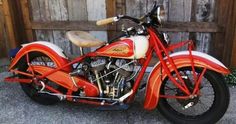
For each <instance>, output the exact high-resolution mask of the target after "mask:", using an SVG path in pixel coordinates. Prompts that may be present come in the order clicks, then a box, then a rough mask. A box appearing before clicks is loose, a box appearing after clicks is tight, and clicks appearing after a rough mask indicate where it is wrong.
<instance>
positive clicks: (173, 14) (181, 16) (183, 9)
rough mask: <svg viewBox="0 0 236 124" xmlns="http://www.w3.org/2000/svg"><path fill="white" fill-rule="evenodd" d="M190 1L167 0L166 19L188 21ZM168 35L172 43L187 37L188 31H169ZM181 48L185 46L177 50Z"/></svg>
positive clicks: (189, 17)
mask: <svg viewBox="0 0 236 124" xmlns="http://www.w3.org/2000/svg"><path fill="white" fill-rule="evenodd" d="M191 2H192V1H191V0H169V1H168V3H169V5H168V7H169V9H168V21H174V22H190V19H191V5H192V3H191ZM169 35H170V40H171V42H172V43H175V42H179V41H183V40H188V39H189V33H187V32H176V33H169ZM183 49H186V47H183V48H180V49H178V50H183ZM178 50H177V51H178Z"/></svg>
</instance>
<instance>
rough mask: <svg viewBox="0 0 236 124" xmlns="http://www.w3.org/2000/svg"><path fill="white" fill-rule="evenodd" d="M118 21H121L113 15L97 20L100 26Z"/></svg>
mask: <svg viewBox="0 0 236 124" xmlns="http://www.w3.org/2000/svg"><path fill="white" fill-rule="evenodd" d="M116 21H119V20H118V18H117V17H111V18H106V19H102V20H99V21H97V22H96V24H97V25H98V26H102V25H107V24H110V23H112V22H116Z"/></svg>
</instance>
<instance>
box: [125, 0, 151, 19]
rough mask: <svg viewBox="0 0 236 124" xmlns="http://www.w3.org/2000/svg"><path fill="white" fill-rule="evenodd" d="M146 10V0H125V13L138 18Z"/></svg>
mask: <svg viewBox="0 0 236 124" xmlns="http://www.w3.org/2000/svg"><path fill="white" fill-rule="evenodd" d="M146 12H147V1H146V0H126V15H129V16H132V17H136V18H139V17H141V16H143V15H145V13H146Z"/></svg>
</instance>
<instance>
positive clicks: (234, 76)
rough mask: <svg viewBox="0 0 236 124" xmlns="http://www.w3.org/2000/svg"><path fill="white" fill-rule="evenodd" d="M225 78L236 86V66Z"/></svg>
mask: <svg viewBox="0 0 236 124" xmlns="http://www.w3.org/2000/svg"><path fill="white" fill-rule="evenodd" d="M225 80H226V82H227V83H228V84H230V85H235V86H236V68H235V69H233V71H232V73H231V74H229V75H226V76H225Z"/></svg>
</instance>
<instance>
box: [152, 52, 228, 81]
mask: <svg viewBox="0 0 236 124" xmlns="http://www.w3.org/2000/svg"><path fill="white" fill-rule="evenodd" d="M181 55H189V51H180V52H176V53H173V54H171V55H170V57H174V56H181ZM192 55H194V56H198V57H202V58H204V59H207V60H209V61H212V62H214V63H216V64H218V65H220V66H222V67H224V68H227V67H225V65H224V64H223V63H221V62H220V61H219V60H217V59H216V58H214V57H212V56H210V55H208V54H206V53H202V52H198V51H192ZM165 59H167V58H166V57H165V58H164V60H165ZM159 64H160V61H159V62H158V63H157V64H156V65H155V66H154V67H153V69H152V71H151V72H150V74H149V76H148V80H149V78H150V76H151V74H152V72H153V70H154V69H155V68H156V66H158V65H159Z"/></svg>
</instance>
